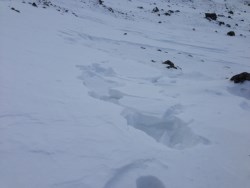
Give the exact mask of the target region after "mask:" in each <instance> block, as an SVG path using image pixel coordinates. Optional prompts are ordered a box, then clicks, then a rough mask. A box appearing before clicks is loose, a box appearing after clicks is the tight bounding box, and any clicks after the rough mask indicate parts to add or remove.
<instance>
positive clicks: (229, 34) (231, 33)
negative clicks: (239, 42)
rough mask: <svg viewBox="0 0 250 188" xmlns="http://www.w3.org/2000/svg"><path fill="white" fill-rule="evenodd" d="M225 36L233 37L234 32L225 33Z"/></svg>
mask: <svg viewBox="0 0 250 188" xmlns="http://www.w3.org/2000/svg"><path fill="white" fill-rule="evenodd" d="M227 35H228V36H235V32H234V31H229V32H228V33H227Z"/></svg>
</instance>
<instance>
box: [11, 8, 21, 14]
mask: <svg viewBox="0 0 250 188" xmlns="http://www.w3.org/2000/svg"><path fill="white" fill-rule="evenodd" d="M11 10H14V11H16V12H18V13H20V10H17V9H15V8H14V7H12V8H11Z"/></svg>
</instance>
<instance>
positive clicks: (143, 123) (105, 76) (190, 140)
mask: <svg viewBox="0 0 250 188" xmlns="http://www.w3.org/2000/svg"><path fill="white" fill-rule="evenodd" d="M77 67H78V68H80V70H81V71H82V75H81V76H80V77H79V78H80V79H81V80H83V83H84V85H85V86H86V87H87V88H89V89H90V91H89V95H90V96H92V97H94V98H97V99H101V100H104V101H107V102H112V103H115V104H117V105H120V106H122V107H124V112H123V113H122V116H123V117H124V118H125V119H126V120H127V124H128V125H130V126H132V127H134V128H136V129H138V130H141V131H143V132H145V133H146V134H147V135H149V136H151V137H152V138H154V139H155V140H156V141H157V142H160V143H162V144H164V145H166V146H168V147H171V148H175V149H185V148H189V147H192V146H195V145H197V144H200V143H202V144H209V141H208V139H206V138H203V137H201V136H198V135H196V134H195V133H193V131H192V130H191V129H190V128H189V127H188V123H185V122H183V121H182V120H181V119H180V118H178V117H176V110H173V109H175V108H172V107H170V108H169V109H168V110H167V111H166V112H165V114H164V115H163V117H161V118H158V117H155V116H151V115H146V114H143V112H140V111H138V110H135V109H134V108H136V107H134V106H130V105H129V104H126V103H120V100H121V99H122V98H134V103H138V102H137V101H139V100H140V98H138V97H136V96H133V95H132V94H129V93H123V92H121V91H119V88H120V87H126V85H128V84H129V82H128V81H127V82H126V81H125V80H126V79H127V80H129V78H126V76H124V75H119V76H118V74H116V73H115V71H114V70H113V69H112V68H110V67H109V68H104V67H102V66H101V65H99V64H93V65H92V66H77ZM121 77H122V78H123V79H121ZM114 80H116V81H114ZM138 89H139V88H138ZM133 92H135V91H133ZM150 101H151V100H150V99H145V102H146V103H150Z"/></svg>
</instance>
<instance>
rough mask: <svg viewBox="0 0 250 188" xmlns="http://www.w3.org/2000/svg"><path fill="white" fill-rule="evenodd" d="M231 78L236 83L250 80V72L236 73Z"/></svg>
mask: <svg viewBox="0 0 250 188" xmlns="http://www.w3.org/2000/svg"><path fill="white" fill-rule="evenodd" d="M230 80H231V81H233V82H234V83H243V82H245V81H250V73H247V72H242V73H240V74H236V75H234V76H233V77H232V78H231V79H230Z"/></svg>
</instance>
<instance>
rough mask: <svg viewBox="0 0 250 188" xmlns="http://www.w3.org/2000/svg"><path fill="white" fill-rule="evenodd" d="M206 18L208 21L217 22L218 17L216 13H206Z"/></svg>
mask: <svg viewBox="0 0 250 188" xmlns="http://www.w3.org/2000/svg"><path fill="white" fill-rule="evenodd" d="M205 18H206V19H208V20H209V21H211V20H216V19H217V15H216V14H215V13H205Z"/></svg>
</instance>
